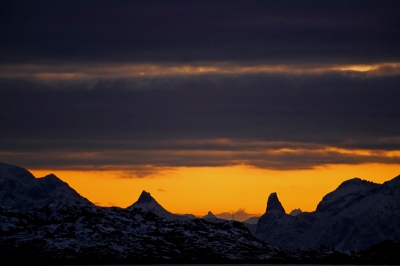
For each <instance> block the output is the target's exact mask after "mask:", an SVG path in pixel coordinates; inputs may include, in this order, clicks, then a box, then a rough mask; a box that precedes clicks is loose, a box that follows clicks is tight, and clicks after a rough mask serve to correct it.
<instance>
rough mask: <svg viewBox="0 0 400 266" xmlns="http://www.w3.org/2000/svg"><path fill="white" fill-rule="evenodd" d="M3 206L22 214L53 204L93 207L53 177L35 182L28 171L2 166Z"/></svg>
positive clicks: (0, 192) (0, 189)
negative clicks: (23, 211)
mask: <svg viewBox="0 0 400 266" xmlns="http://www.w3.org/2000/svg"><path fill="white" fill-rule="evenodd" d="M0 184H1V185H0V206H10V207H13V208H18V209H21V210H30V209H32V208H39V207H43V206H46V205H48V204H50V203H55V204H85V205H92V203H91V202H90V201H89V200H87V199H86V198H84V197H82V196H81V195H79V194H78V193H77V192H76V191H75V190H74V189H72V188H71V187H70V186H69V185H68V184H67V183H65V182H63V181H61V180H60V179H59V178H58V177H56V176H55V175H53V174H50V175H47V176H45V177H42V178H35V177H34V176H33V175H32V174H31V173H30V172H29V171H28V170H26V169H24V168H21V167H18V166H14V165H10V164H5V163H1V162H0Z"/></svg>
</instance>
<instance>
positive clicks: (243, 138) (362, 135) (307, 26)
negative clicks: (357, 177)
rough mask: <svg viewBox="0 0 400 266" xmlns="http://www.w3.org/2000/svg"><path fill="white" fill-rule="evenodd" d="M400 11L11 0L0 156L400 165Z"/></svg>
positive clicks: (357, 4) (114, 164) (0, 50)
mask: <svg viewBox="0 0 400 266" xmlns="http://www.w3.org/2000/svg"><path fill="white" fill-rule="evenodd" d="M399 13H400V4H399V2H398V1H379V2H378V1H251V2H249V1H210V2H205V1H174V2H173V3H171V1H67V2H65V1H63V2H61V1H1V4H0V36H1V42H0V161H5V162H8V163H14V164H17V165H21V166H25V167H30V168H36V169H38V168H51V169H83V170H84V169H87V170H95V169H125V170H127V171H132V173H133V175H135V176H139V177H141V176H146V175H149V174H151V173H153V172H154V171H157V170H158V169H159V168H162V167H172V168H173V167H179V166H226V165H238V164H245V165H252V166H257V167H262V168H268V169H283V170H285V169H309V168H313V167H315V166H319V165H325V164H338V163H341V164H342V163H347V164H360V163H368V162H379V163H399V162H398V160H399V155H398V151H399V150H400V135H399V132H400V121H399V119H400V107H399V104H398V100H399V99H400V91H399V89H398V88H400V74H399V72H400V71H399V69H400V64H399V62H400V48H399V47H400V19H399V16H398V14H399ZM357 150H358V151H357ZM359 150H361V151H359ZM390 152H391V153H390Z"/></svg>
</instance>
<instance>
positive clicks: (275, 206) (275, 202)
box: [267, 192, 285, 213]
mask: <svg viewBox="0 0 400 266" xmlns="http://www.w3.org/2000/svg"><path fill="white" fill-rule="evenodd" d="M269 211H278V212H283V213H285V209H284V208H283V207H282V204H281V202H280V201H279V199H278V196H277V195H276V192H274V193H271V195H269V197H268V203H267V212H269Z"/></svg>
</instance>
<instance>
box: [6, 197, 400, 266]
mask: <svg viewBox="0 0 400 266" xmlns="http://www.w3.org/2000/svg"><path fill="white" fill-rule="evenodd" d="M0 221H1V231H0V256H1V258H2V260H4V261H7V260H11V261H13V262H26V263H29V265H32V264H35V263H36V264H92V265H93V264H125V263H130V264H139V263H144V264H149V263H319V264H325V263H327V264H344V263H346V264H374V263H376V264H397V263H400V260H399V259H398V256H397V254H398V252H399V247H400V244H399V243H396V242H391V241H386V242H384V243H381V244H379V245H377V246H375V247H372V248H371V249H370V250H367V251H362V252H359V253H356V252H343V251H340V250H336V249H332V248H325V247H321V248H318V249H310V250H306V251H301V252H299V251H297V252H295V251H285V250H282V249H278V248H273V247H271V246H269V245H267V244H266V243H265V242H263V241H261V240H259V239H257V238H255V237H254V236H253V235H251V234H250V232H249V231H248V229H247V228H246V227H244V226H243V224H242V223H240V222H236V221H227V222H224V223H211V222H207V221H206V220H203V219H194V220H187V221H179V220H167V219H165V218H161V217H159V216H157V215H155V214H153V213H151V212H145V211H142V210H141V209H133V210H127V209H121V208H116V207H112V208H105V207H98V206H84V205H49V206H45V207H43V208H40V209H35V210H31V211H20V210H16V209H12V208H9V207H7V208H4V207H0Z"/></svg>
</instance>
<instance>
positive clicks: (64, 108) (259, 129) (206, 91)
mask: <svg viewBox="0 0 400 266" xmlns="http://www.w3.org/2000/svg"><path fill="white" fill-rule="evenodd" d="M0 85H1V87H2V89H1V94H2V97H1V99H0V106H1V107H0V108H1V109H0V110H1V117H0V125H1V126H2V129H1V133H0V136H1V137H2V140H3V142H4V140H6V139H9V140H13V139H15V138H18V139H30V140H33V139H37V140H43V139H46V140H49V141H51V140H85V141H86V140H93V141H95V140H110V141H111V140H154V139H156V140H162V139H167V140H171V139H218V138H228V139H258V140H267V141H292V142H312V143H321V144H325V145H338V146H341V145H343V147H346V145H348V146H349V147H352V148H357V147H358V148H363V146H362V145H363V140H365V142H366V144H368V145H371V143H370V141H371V140H374V141H376V140H377V139H378V138H393V137H398V132H400V123H398V122H399V120H398V119H399V117H400V110H399V105H398V99H399V98H400V91H399V90H398V88H399V87H400V77H399V76H389V77H351V76H347V75H342V74H338V73H328V74H323V75H301V76H296V75H276V74H275V75H239V76H233V77H232V76H221V75H217V76H215V75H202V76H193V77H163V78H137V79H117V80H108V79H106V80H101V79H100V80H96V81H92V80H91V81H82V82H77V81H71V82H68V81H58V82H39V81H31V80H18V79H2V80H0ZM62 143H63V142H60V144H55V145H62ZM381 144H382V145H383V146H385V145H386V147H385V149H388V150H390V147H387V146H388V145H387V144H388V143H386V144H385V143H381ZM3 145H4V144H3ZM87 145H90V142H89V143H88V144H87ZM104 145H107V142H105V144H104ZM374 145H378V144H377V143H375V144H374ZM378 146H379V145H378ZM15 148H17V147H15ZM377 148H379V147H377ZM392 149H398V143H397V144H395V143H393V148H392Z"/></svg>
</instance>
